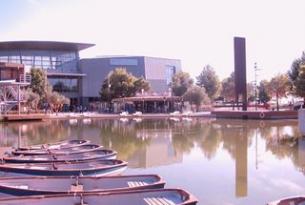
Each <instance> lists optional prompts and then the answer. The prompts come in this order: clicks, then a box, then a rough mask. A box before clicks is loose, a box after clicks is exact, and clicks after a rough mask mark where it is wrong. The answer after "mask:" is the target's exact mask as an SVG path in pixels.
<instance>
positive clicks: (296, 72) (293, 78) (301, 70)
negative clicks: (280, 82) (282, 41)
mask: <svg viewBox="0 0 305 205" xmlns="http://www.w3.org/2000/svg"><path fill="white" fill-rule="evenodd" d="M288 77H289V81H290V83H291V85H292V87H291V91H292V93H293V94H295V95H297V96H300V97H303V98H304V102H305V53H304V52H303V54H302V56H301V57H300V58H298V59H295V60H294V61H293V62H292V65H291V68H290V70H289V72H288Z"/></svg>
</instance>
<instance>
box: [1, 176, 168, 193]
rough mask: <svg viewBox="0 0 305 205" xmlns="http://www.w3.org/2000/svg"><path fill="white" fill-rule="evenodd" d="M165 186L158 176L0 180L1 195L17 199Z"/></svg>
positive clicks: (16, 178) (17, 178)
mask: <svg viewBox="0 0 305 205" xmlns="http://www.w3.org/2000/svg"><path fill="white" fill-rule="evenodd" d="M164 185H165V182H164V181H163V180H162V179H161V178H160V177H159V176H158V175H129V176H111V177H14V178H11V177H9V178H0V192H1V193H5V194H11V195H16V196H25V195H43V194H68V193H73V192H77V193H89V192H90V193H92V192H115V191H130V190H139V189H158V188H159V189H161V188H164Z"/></svg>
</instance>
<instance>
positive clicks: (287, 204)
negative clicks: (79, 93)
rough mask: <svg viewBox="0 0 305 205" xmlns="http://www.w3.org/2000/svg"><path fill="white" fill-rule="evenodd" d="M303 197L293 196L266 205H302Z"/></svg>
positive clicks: (303, 202) (304, 200)
mask: <svg viewBox="0 0 305 205" xmlns="http://www.w3.org/2000/svg"><path fill="white" fill-rule="evenodd" d="M304 204H305V196H295V197H289V198H285V199H280V200H278V201H273V202H269V203H268V204H267V205H304Z"/></svg>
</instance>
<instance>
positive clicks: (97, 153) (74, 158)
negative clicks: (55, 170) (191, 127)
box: [3, 149, 117, 163]
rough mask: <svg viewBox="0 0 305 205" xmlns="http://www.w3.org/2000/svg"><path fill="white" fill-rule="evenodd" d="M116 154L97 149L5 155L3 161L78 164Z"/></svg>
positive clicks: (108, 157) (115, 153) (113, 157)
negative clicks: (78, 151)
mask: <svg viewBox="0 0 305 205" xmlns="http://www.w3.org/2000/svg"><path fill="white" fill-rule="evenodd" d="M116 155H117V152H115V151H113V150H108V149H98V150H93V151H87V152H82V153H71V154H65V155H60V154H59V155H57V154H49V155H7V156H5V157H3V160H4V161H5V162H8V163H50V162H80V161H85V160H98V159H115V158H116Z"/></svg>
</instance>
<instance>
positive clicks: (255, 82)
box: [254, 62, 260, 110]
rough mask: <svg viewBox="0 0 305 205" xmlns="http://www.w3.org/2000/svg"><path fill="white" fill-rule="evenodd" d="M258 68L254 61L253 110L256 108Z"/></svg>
mask: <svg viewBox="0 0 305 205" xmlns="http://www.w3.org/2000/svg"><path fill="white" fill-rule="evenodd" d="M259 70H260V69H258V68H257V63H256V62H255V63H254V96H255V110H257V78H258V73H257V72H258V71H259Z"/></svg>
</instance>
